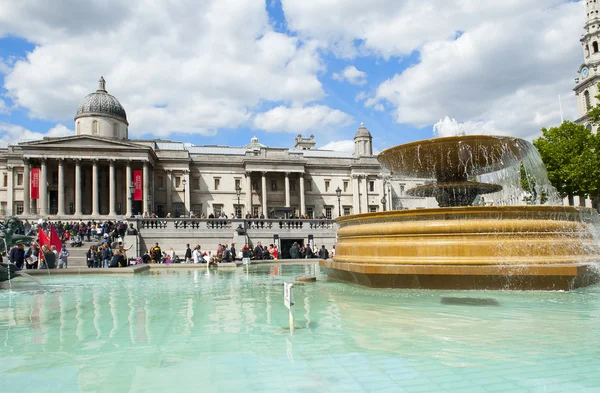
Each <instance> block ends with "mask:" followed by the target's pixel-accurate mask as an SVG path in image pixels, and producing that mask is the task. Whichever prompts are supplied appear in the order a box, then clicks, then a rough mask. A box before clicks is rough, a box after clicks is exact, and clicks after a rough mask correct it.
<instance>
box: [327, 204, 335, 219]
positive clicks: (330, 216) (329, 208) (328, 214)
mask: <svg viewBox="0 0 600 393" xmlns="http://www.w3.org/2000/svg"><path fill="white" fill-rule="evenodd" d="M331 210H332V209H331V206H325V218H327V219H328V220H331V218H332V217H333V216H332V215H331Z"/></svg>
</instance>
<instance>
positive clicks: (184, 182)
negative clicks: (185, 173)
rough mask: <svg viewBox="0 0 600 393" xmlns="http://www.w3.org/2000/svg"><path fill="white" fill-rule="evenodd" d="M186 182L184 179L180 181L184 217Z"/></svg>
mask: <svg viewBox="0 0 600 393" xmlns="http://www.w3.org/2000/svg"><path fill="white" fill-rule="evenodd" d="M186 184H187V181H186V180H185V179H183V180H182V181H181V185H182V186H183V216H184V217H185V215H186V213H185V185H186Z"/></svg>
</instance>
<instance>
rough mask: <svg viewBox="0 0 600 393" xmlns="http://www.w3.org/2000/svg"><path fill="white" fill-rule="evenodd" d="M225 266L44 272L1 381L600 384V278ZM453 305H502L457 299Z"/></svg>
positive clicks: (21, 302)
mask: <svg viewBox="0 0 600 393" xmlns="http://www.w3.org/2000/svg"><path fill="white" fill-rule="evenodd" d="M209 273H210V274H207V271H206V270H203V269H200V270H193V271H192V270H190V271H170V272H169V271H161V272H160V274H147V275H141V276H129V277H114V276H96V277H58V276H57V277H49V278H48V277H45V278H43V279H42V282H43V286H40V285H39V284H36V283H35V282H27V281H24V280H19V281H15V283H14V286H13V288H14V289H13V290H12V291H6V290H4V291H1V292H0V347H1V348H2V350H1V351H0V382H2V383H0V386H2V388H3V391H8V392H12V391H14V392H22V391H27V392H36V391H39V392H48V391H61V392H71V391H72V392H96V391H103V392H105V391H114V392H117V391H119V392H121V391H122V392H127V391H131V392H146V391H147V392H152V391H157V392H158V391H160V392H189V391H198V390H199V389H201V390H202V391H203V392H205V391H206V392H211V391H248V392H254V391H257V392H258V391H260V392H264V391H273V392H276V391H290V392H292V391H293V392H296V391H298V392H342V391H371V390H377V391H385V390H386V389H388V391H427V390H428V389H430V390H431V391H463V392H464V391H479V390H481V391H501V390H504V391H513V392H514V391H546V390H547V389H549V388H553V389H558V390H557V391H587V390H586V389H587V388H589V387H590V386H592V387H593V386H596V387H600V380H599V379H597V377H596V370H597V369H598V367H599V366H600V356H599V353H598V348H599V344H600V339H599V337H600V328H599V326H600V287H598V286H595V287H591V288H586V289H581V290H578V291H574V292H502V291H483V292H481V291H479V292H466V291H417V290H374V289H368V288H362V287H358V286H354V285H348V284H343V283H337V282H328V281H327V280H326V278H325V277H324V276H322V275H320V273H319V271H318V267H316V266H314V265H312V266H285V265H282V266H279V267H278V268H274V267H269V266H261V267H251V268H250V271H249V272H248V273H246V271H242V270H241V269H239V270H236V271H233V272H217V271H210V272H209ZM306 273H313V274H317V275H318V277H319V281H318V282H317V283H314V284H313V283H307V284H304V285H298V284H297V285H295V287H294V302H295V304H296V305H295V307H294V315H295V326H296V329H295V330H294V333H293V335H290V331H289V325H288V313H287V309H286V308H285V306H284V305H283V287H282V284H283V282H285V281H292V280H293V277H295V276H298V275H304V274H306ZM443 298H453V299H465V298H470V299H488V301H491V300H493V301H494V302H496V303H497V304H498V305H497V306H493V307H478V306H473V305H470V304H465V302H462V303H461V302H460V301H459V302H454V303H453V304H442V303H443V302H442V299H443ZM451 303H452V302H451ZM466 303H469V302H466ZM475 303H477V302H475ZM6 387H8V389H6ZM563 388H564V389H563ZM53 389H54V390H53ZM478 389H479V390H478Z"/></svg>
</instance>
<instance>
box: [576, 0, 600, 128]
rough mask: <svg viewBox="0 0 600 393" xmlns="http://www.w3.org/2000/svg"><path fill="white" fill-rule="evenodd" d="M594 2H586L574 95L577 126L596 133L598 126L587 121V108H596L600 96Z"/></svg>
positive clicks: (598, 19)
mask: <svg viewBox="0 0 600 393" xmlns="http://www.w3.org/2000/svg"><path fill="white" fill-rule="evenodd" d="M599 10H600V9H599V7H598V2H597V1H596V0H586V20H585V25H584V27H583V29H584V31H583V34H582V35H581V39H580V41H581V46H582V49H583V64H581V66H579V70H578V71H577V72H578V74H579V75H578V77H577V78H575V84H576V85H575V88H574V89H573V90H574V91H575V95H576V97H577V109H578V113H579V117H578V118H577V120H576V123H578V124H584V125H585V126H586V127H588V128H589V129H590V130H592V131H594V132H597V130H598V126H596V125H593V124H591V123H590V122H589V119H588V115H587V112H588V108H589V107H593V106H596V105H597V104H598V99H597V98H596V96H597V95H598V94H600V92H599V91H598V83H599V82H600V70H599V69H598V66H599V65H600V14H599Z"/></svg>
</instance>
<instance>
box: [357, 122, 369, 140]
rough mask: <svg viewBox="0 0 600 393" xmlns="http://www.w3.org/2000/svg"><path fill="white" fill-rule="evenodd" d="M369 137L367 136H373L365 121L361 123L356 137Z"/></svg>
mask: <svg viewBox="0 0 600 393" xmlns="http://www.w3.org/2000/svg"><path fill="white" fill-rule="evenodd" d="M365 136H366V137H367V138H371V133H370V132H369V130H367V127H365V125H364V123H360V127H359V128H358V130H356V134H354V138H355V139H356V138H361V137H365Z"/></svg>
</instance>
